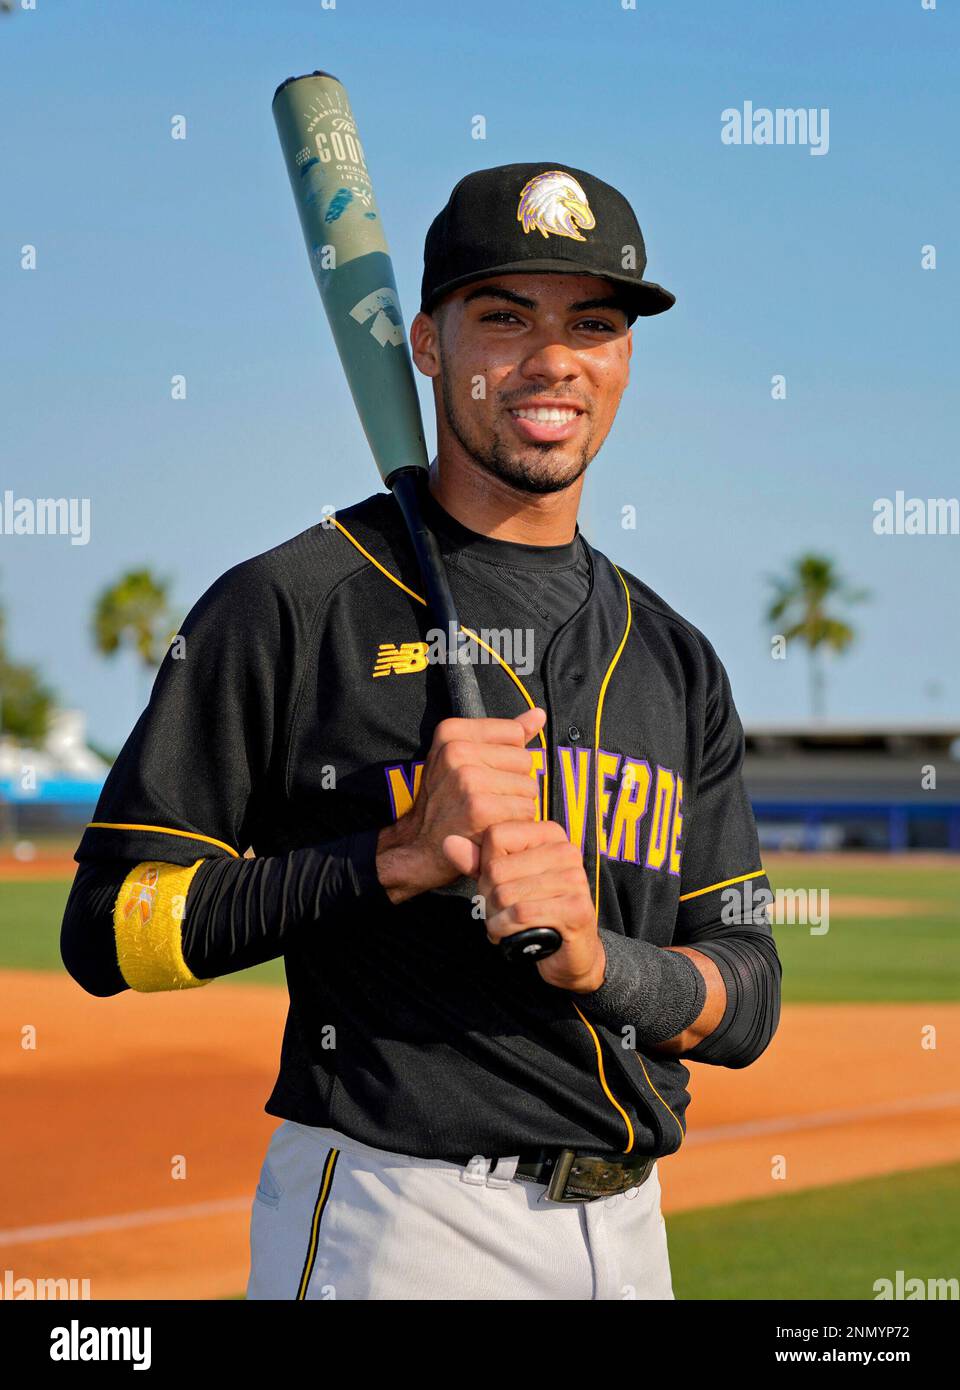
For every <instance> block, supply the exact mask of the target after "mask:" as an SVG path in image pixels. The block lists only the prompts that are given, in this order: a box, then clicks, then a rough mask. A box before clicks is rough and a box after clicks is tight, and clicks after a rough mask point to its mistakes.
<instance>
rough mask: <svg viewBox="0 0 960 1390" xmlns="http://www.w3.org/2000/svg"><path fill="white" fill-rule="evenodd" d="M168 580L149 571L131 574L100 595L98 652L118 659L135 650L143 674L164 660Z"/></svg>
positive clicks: (95, 615)
mask: <svg viewBox="0 0 960 1390" xmlns="http://www.w3.org/2000/svg"><path fill="white" fill-rule="evenodd" d="M169 587H170V586H169V580H166V579H158V578H156V577H155V576H154V575H153V574H151V572H150V570H147V569H143V570H128V571H127V573H126V574H124V575H122V576H121V577H120V579H118V580H117V582H116V583H115V584H109V585H108V586H107V587H106V588H105V589H103V590H102V591H101V593H100V596H99V598H98V599H97V601H96V605H95V607H94V613H93V638H94V644H95V646H96V648H97V651H98V652H100V653H102V655H104V656H115V655H116V654H117V652H118V651H120V649H121V648H122V647H132V648H133V650H134V651H135V652H136V654H137V656H138V657H139V659H140V669H141V671H142V672H143V673H144V674H148V673H149V672H151V671H152V670H153V669H154V667H156V666H159V665H160V662H161V661H162V660H163V654H164V652H165V650H166V648H167V645H168V642H169V637H170V632H171V617H170V608H169V603H168V594H169Z"/></svg>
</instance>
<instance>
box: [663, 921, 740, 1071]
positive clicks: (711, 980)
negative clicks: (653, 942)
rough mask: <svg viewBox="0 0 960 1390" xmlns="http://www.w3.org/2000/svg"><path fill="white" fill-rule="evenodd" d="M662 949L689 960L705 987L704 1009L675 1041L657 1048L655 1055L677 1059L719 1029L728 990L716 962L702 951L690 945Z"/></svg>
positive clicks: (667, 1041) (667, 1040)
mask: <svg viewBox="0 0 960 1390" xmlns="http://www.w3.org/2000/svg"><path fill="white" fill-rule="evenodd" d="M664 950H667V951H675V952H677V954H679V955H684V956H686V957H687V959H688V960H690V961H692V962H693V964H694V965H695V966H696V968H697V970H699V972H700V974H701V975H702V976H703V982H704V985H705V986H706V995H705V997H704V1001H703V1008H702V1009H701V1010H700V1013H699V1014H698V1015H697V1017H696V1018H695V1019H694V1020H693V1022H692V1023H691V1024H690V1026H689V1028H684V1029H683V1030H682V1032H680V1033H678V1034H677V1035H676V1037H675V1038H667V1039H666V1041H665V1042H662V1043H659V1044H658V1045H657V1049H656V1050H657V1051H658V1052H668V1053H670V1054H672V1055H673V1056H675V1057H677V1056H679V1055H680V1053H682V1052H688V1051H689V1050H690V1048H692V1047H696V1046H697V1044H698V1043H701V1042H703V1040H704V1038H708V1037H709V1036H710V1034H711V1033H712V1032H714V1030H715V1029H716V1028H717V1027H718V1025H719V1023H720V1020H721V1019H722V1018H723V1015H724V1010H725V1009H726V1006H727V987H726V985H725V984H724V983H723V976H722V975H721V974H720V971H719V970H718V969H717V966H716V963H715V962H714V961H712V960H711V959H710V957H709V956H705V955H704V954H703V953H702V952H701V951H695V950H694V949H693V948H692V947H691V946H666V947H664Z"/></svg>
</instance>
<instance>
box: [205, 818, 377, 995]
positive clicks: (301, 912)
mask: <svg viewBox="0 0 960 1390" xmlns="http://www.w3.org/2000/svg"><path fill="white" fill-rule="evenodd" d="M375 846H376V836H375V832H372V831H364V832H361V833H358V834H355V835H351V836H347V837H345V838H344V839H342V840H334V841H329V842H326V843H324V844H322V845H317V846H309V847H307V848H305V849H297V850H291V851H290V852H289V853H287V854H280V855H269V856H263V857H258V858H254V859H239V860H238V859H208V860H205V861H204V863H203V864H201V866H200V868H199V869H198V870H197V874H196V877H195V878H194V880H193V882H192V883H191V885H190V891H189V893H188V894H187V901H186V909H185V915H184V921H183V932H182V938H183V955H184V960H185V961H186V963H187V965H188V966H189V968H190V970H191V971H192V972H193V974H194V975H196V976H197V977H198V978H205V979H212V978H214V977H216V976H219V975H227V974H232V973H233V972H234V971H237V970H245V969H247V968H248V967H249V966H251V965H260V964H262V963H263V962H265V961H269V960H275V959H276V958H277V957H278V956H280V955H282V954H283V952H284V951H285V950H286V949H287V948H288V945H289V943H290V942H291V939H292V938H293V937H294V935H295V934H296V933H298V932H299V931H301V930H303V929H305V928H306V929H309V928H312V927H317V928H319V929H322V928H323V927H325V926H329V927H333V926H336V925H338V924H340V923H342V922H345V921H348V920H351V919H353V920H355V914H356V912H357V910H358V909H359V908H361V907H364V906H366V907H371V908H373V910H375V911H382V910H389V906H390V904H389V901H388V899H387V898H386V895H385V894H384V891H383V888H382V886H381V884H380V882H379V880H378V878H377V873H376V861H375Z"/></svg>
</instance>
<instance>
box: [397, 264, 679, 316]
mask: <svg viewBox="0 0 960 1390" xmlns="http://www.w3.org/2000/svg"><path fill="white" fill-rule="evenodd" d="M524 274H529V275H596V276H598V277H599V278H600V279H601V280H609V281H610V282H611V284H614V285H618V286H620V287H622V289H623V290H624V291H625V294H624V302H625V304H626V306H627V308H628V313H631V314H633V315H634V317H639V318H651V317H652V316H653V315H654V314H662V313H664V312H665V311H666V310H667V309H672V308H673V306H674V304H676V302H677V297H676V295H675V294H671V292H670V291H669V290H665V289H664V288H663V286H662V285H658V284H656V283H655V281H653V280H633V279H631V278H630V276H629V275H615V274H614V273H613V272H612V271H609V270H606V269H604V268H601V267H599V266H589V265H581V264H580V262H579V261H578V262H576V263H573V262H570V264H569V265H563V264H562V263H558V262H557V261H551V260H529V261H509V262H507V263H505V264H504V265H495V266H490V267H488V268H487V269H485V270H476V271H472V272H471V273H470V274H469V275H458V276H457V278H456V279H455V280H448V281H447V282H446V284H443V285H438V286H437V288H436V289H435V290H434V291H433V293H432V294H431V296H430V301H429V304H422V305H421V311H422V312H423V313H425V314H429V313H430V311H431V309H433V308H435V307H436V305H437V304H438V303H439V301H440V300H441V299H442V298H443V296H444V295H446V294H450V293H452V291H453V290H459V289H462V287H463V286H464V285H472V284H473V283H474V282H475V281H476V280H489V279H491V278H492V277H493V276H495V275H524Z"/></svg>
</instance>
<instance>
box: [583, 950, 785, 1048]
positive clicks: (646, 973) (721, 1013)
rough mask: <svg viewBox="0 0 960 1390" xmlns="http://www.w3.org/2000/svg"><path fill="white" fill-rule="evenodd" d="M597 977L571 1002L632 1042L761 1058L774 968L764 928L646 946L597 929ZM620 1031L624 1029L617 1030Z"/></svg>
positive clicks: (772, 1021)
mask: <svg viewBox="0 0 960 1390" xmlns="http://www.w3.org/2000/svg"><path fill="white" fill-rule="evenodd" d="M600 936H601V939H602V941H603V943H604V947H605V953H606V957H607V962H606V968H605V972H604V982H603V984H602V986H601V987H600V989H598V990H596V991H595V992H593V993H591V994H577V995H576V1001H577V1004H578V1005H579V1006H580V1007H581V1008H582V1009H583V1010H584V1012H585V1013H587V1014H588V1015H589V1016H591V1017H594V1018H596V1019H597V1020H598V1021H600V1022H602V1023H605V1024H606V1025H607V1027H609V1028H610V1029H612V1030H613V1031H614V1032H618V1033H623V1032H624V1030H625V1029H630V1030H631V1037H632V1040H633V1041H634V1042H635V1044H636V1046H637V1047H638V1048H641V1049H645V1050H647V1051H648V1052H661V1053H664V1054H667V1055H670V1056H682V1057H684V1058H687V1057H689V1058H691V1059H692V1060H694V1061H703V1062H711V1063H713V1064H714V1065H717V1066H726V1067H745V1066H749V1065H750V1063H751V1062H753V1061H755V1060H756V1058H757V1057H759V1056H760V1054H761V1052H763V1050H764V1048H765V1047H766V1046H767V1044H768V1043H769V1041H770V1039H771V1037H772V1036H773V1033H774V1032H775V1031H776V1026H777V1022H778V1020H779V1000H780V967H779V960H778V958H777V953H776V946H775V945H774V943H773V940H772V938H771V937H770V936H769V934H766V933H761V932H752V931H750V930H747V929H744V930H742V931H740V932H730V931H729V930H727V929H725V930H724V934H723V936H722V937H721V936H718V937H717V938H716V939H709V940H707V939H705V940H702V941H698V942H697V945H696V947H695V948H691V947H686V946H682V947H661V946H653V945H651V944H650V943H649V942H646V941H635V940H632V939H630V938H627V937H623V936H620V935H619V934H617V933H615V932H610V931H608V930H606V929H603V928H602V929H601V932H600ZM624 1036H626V1034H624Z"/></svg>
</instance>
